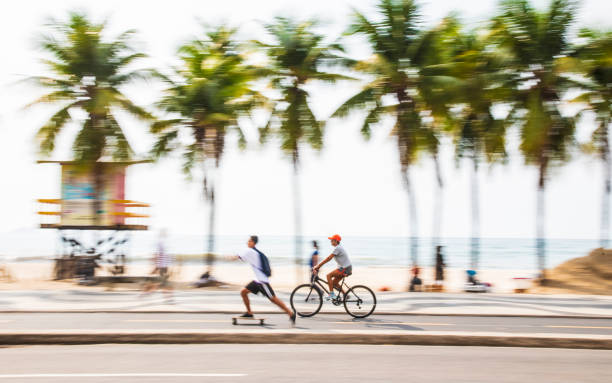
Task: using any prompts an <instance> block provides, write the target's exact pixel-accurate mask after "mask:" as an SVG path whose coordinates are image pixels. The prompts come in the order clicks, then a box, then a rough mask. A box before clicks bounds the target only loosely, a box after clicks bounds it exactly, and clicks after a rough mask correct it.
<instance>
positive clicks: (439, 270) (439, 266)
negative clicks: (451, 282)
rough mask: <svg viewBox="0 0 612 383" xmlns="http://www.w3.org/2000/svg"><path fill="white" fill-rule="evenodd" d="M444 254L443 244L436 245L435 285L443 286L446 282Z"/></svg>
mask: <svg viewBox="0 0 612 383" xmlns="http://www.w3.org/2000/svg"><path fill="white" fill-rule="evenodd" d="M445 266H446V263H444V256H443V255H442V246H439V245H438V246H436V282H435V285H437V286H442V285H443V284H444V267H445Z"/></svg>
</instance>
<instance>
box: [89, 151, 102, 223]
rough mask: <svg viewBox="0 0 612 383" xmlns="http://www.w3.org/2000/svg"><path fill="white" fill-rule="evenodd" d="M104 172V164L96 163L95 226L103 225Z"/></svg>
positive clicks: (94, 173) (94, 165)
mask: <svg viewBox="0 0 612 383" xmlns="http://www.w3.org/2000/svg"><path fill="white" fill-rule="evenodd" d="M103 171H104V169H103V168H102V164H101V163H100V162H98V161H96V162H95V163H94V164H93V177H94V185H93V186H94V200H93V205H92V210H93V223H94V225H95V226H100V225H102V216H101V214H100V211H101V210H102V197H103V190H102V189H103V188H104V182H103Z"/></svg>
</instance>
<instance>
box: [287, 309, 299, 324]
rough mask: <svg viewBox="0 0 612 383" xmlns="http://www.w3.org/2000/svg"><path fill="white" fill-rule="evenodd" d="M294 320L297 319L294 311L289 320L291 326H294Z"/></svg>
mask: <svg viewBox="0 0 612 383" xmlns="http://www.w3.org/2000/svg"><path fill="white" fill-rule="evenodd" d="M295 318H297V313H296V312H295V311H294V312H293V315H291V318H289V320H291V325H292V326H295Z"/></svg>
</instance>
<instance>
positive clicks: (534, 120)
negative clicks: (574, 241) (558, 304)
mask: <svg viewBox="0 0 612 383" xmlns="http://www.w3.org/2000/svg"><path fill="white" fill-rule="evenodd" d="M575 12H576V5H575V3H574V2H573V1H571V0H552V2H551V4H550V7H549V9H548V11H546V12H543V13H541V12H538V11H536V10H535V9H534V8H532V7H531V5H530V4H529V1H528V0H506V1H502V3H501V14H500V15H499V16H497V17H496V18H495V19H494V24H493V27H494V29H495V32H496V35H497V36H498V37H499V39H500V46H501V47H502V48H505V49H507V50H508V51H509V52H511V53H512V55H513V56H514V69H515V79H514V82H515V87H514V90H515V97H514V98H515V100H516V103H515V109H514V111H513V112H512V116H513V117H514V118H515V120H516V123H517V124H518V126H519V127H520V129H521V143H520V150H521V152H522V154H523V156H524V157H525V162H526V163H527V164H530V165H535V166H537V168H538V173H539V175H538V183H537V185H538V194H537V207H536V225H537V231H536V237H537V239H536V246H537V252H538V267H539V269H540V272H541V281H542V282H543V283H544V282H545V279H546V278H545V269H546V246H545V245H546V244H545V231H544V218H545V216H544V202H545V201H544V195H545V187H546V180H547V178H548V175H549V174H548V172H549V169H550V167H551V166H553V165H555V164H560V163H563V162H564V161H566V160H567V159H568V157H569V150H570V147H571V146H572V144H573V143H574V131H575V124H574V120H573V119H572V118H568V117H565V116H563V115H562V114H561V112H560V110H559V106H560V103H561V97H562V95H563V92H564V91H565V90H566V89H567V88H568V87H569V86H571V85H572V81H570V79H569V78H567V77H565V76H564V75H563V71H562V66H561V65H560V58H561V57H563V56H564V55H566V52H567V51H568V48H569V44H568V41H567V39H568V31H569V27H570V25H571V23H572V21H573V19H574V15H575Z"/></svg>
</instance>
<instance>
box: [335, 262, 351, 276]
mask: <svg viewBox="0 0 612 383" xmlns="http://www.w3.org/2000/svg"><path fill="white" fill-rule="evenodd" d="M338 271H339V272H341V273H342V275H344V276H345V277H348V276H349V275H351V274H353V266H352V265H349V266H346V267H342V266H340V267H338Z"/></svg>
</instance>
